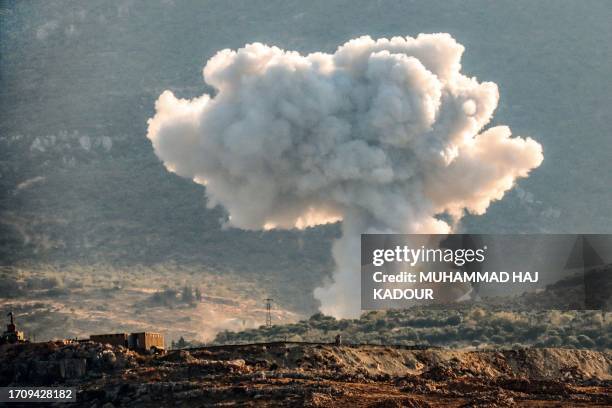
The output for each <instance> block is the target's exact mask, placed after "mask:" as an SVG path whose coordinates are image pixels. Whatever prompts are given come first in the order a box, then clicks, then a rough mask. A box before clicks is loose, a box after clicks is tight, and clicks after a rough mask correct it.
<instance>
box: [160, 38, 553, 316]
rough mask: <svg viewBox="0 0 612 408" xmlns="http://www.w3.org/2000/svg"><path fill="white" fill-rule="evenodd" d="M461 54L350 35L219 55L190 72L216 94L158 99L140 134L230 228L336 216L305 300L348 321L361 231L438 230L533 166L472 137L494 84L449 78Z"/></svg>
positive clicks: (443, 41) (506, 146) (504, 145)
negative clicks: (201, 189) (332, 238)
mask: <svg viewBox="0 0 612 408" xmlns="http://www.w3.org/2000/svg"><path fill="white" fill-rule="evenodd" d="M463 51H464V48H463V46H462V45H461V44H458V43H457V42H456V41H455V40H454V39H453V38H452V37H451V36H450V35H448V34H427V35H426V34H421V35H419V36H418V37H417V38H411V37H406V38H402V37H394V38H392V39H390V40H388V39H384V38H383V39H379V40H373V39H371V38H370V37H361V38H357V39H354V40H351V41H349V42H347V43H346V44H344V45H342V46H341V47H339V48H338V49H337V51H336V52H335V53H334V54H325V53H313V54H308V55H306V56H303V55H300V54H299V53H297V52H292V51H284V50H281V49H279V48H276V47H269V46H266V45H263V44H259V43H255V44H249V45H246V46H245V47H244V48H241V49H239V50H238V51H232V50H223V51H220V52H219V53H217V54H216V55H215V56H214V57H213V58H211V59H210V60H209V61H208V63H207V64H206V66H205V67H204V80H205V81H206V82H207V83H208V84H210V85H211V86H213V87H214V88H215V89H216V90H217V93H216V95H215V96H214V97H212V96H209V95H203V96H201V97H199V98H195V99H192V100H185V99H178V98H176V97H175V96H174V95H173V94H172V92H170V91H165V92H164V93H163V94H162V95H161V96H160V97H159V99H158V101H157V103H156V114H155V116H154V117H153V118H151V119H150V120H149V129H148V138H149V139H150V140H151V141H152V143H153V147H154V149H155V152H156V154H157V156H158V157H159V158H160V159H161V160H163V162H164V164H165V166H166V167H167V168H168V170H170V171H173V172H176V173H177V174H179V175H181V176H184V177H188V178H191V179H193V180H194V181H195V182H197V183H201V184H205V185H206V186H207V187H206V193H207V195H208V197H209V201H208V203H209V205H210V206H216V205H218V204H220V205H222V206H223V207H225V208H226V209H227V211H228V212H229V215H230V219H229V224H230V225H232V226H235V227H238V228H244V229H269V228H294V227H297V228H304V227H307V226H314V225H319V224H324V223H328V222H334V221H338V220H342V230H343V236H342V238H340V239H339V240H338V241H337V242H335V244H334V247H333V254H334V259H335V261H336V265H337V267H336V271H335V273H334V275H333V279H332V281H331V282H329V283H328V284H327V285H326V286H324V287H321V288H318V289H317V290H316V291H315V297H316V298H318V299H319V300H320V301H321V310H322V311H323V312H324V313H328V314H332V315H335V316H337V317H349V316H356V315H357V314H358V313H359V309H360V308H359V299H360V297H359V295H358V293H359V279H358V277H359V266H360V257H359V245H360V238H359V236H360V234H361V233H364V232H396V233H446V232H450V230H451V229H452V225H449V223H448V222H445V221H442V220H441V218H443V219H447V220H449V219H452V220H453V223H454V222H456V221H457V220H459V219H460V217H461V216H462V214H463V213H464V212H465V211H469V212H471V213H475V214H483V213H484V212H485V211H486V209H487V207H488V205H489V204H490V203H491V201H493V200H499V199H501V198H502V196H503V195H504V192H506V191H507V190H509V189H510V188H512V186H513V184H514V182H515V180H516V179H517V178H519V177H526V176H527V174H528V173H529V171H530V170H531V169H533V168H535V167H538V166H539V165H540V163H541V162H542V160H543V156H542V148H541V146H540V145H539V144H538V143H537V142H535V141H534V140H532V139H530V138H526V139H524V138H520V137H511V133H510V129H509V128H507V127H503V126H500V127H493V128H489V129H487V130H484V131H482V129H483V127H484V126H485V125H486V124H487V123H488V122H489V121H490V119H491V116H492V114H493V111H494V110H495V108H496V107H497V102H498V92H497V86H496V85H495V84H494V83H491V82H483V83H479V82H478V81H477V80H476V79H475V78H469V77H466V76H464V75H463V74H462V73H461V72H460V70H461V64H460V61H461V55H462V53H463ZM481 131H482V132H481ZM440 214H446V217H439V215H440Z"/></svg>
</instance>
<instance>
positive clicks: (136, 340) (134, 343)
mask: <svg viewBox="0 0 612 408" xmlns="http://www.w3.org/2000/svg"><path fill="white" fill-rule="evenodd" d="M128 347H129V348H131V349H134V350H156V349H157V350H164V348H165V347H164V336H162V335H161V334H159V333H147V332H142V333H132V334H130V336H129V337H128Z"/></svg>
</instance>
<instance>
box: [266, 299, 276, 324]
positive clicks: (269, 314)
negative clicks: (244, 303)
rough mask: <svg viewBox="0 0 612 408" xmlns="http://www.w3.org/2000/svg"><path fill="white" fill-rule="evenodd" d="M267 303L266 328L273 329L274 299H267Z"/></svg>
mask: <svg viewBox="0 0 612 408" xmlns="http://www.w3.org/2000/svg"><path fill="white" fill-rule="evenodd" d="M264 300H265V301H266V327H272V312H271V311H272V301H273V300H274V299H272V298H267V299H264Z"/></svg>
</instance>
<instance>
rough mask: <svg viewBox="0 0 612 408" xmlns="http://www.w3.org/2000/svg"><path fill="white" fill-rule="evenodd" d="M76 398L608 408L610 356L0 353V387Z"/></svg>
mask: <svg viewBox="0 0 612 408" xmlns="http://www.w3.org/2000/svg"><path fill="white" fill-rule="evenodd" d="M50 384H58V385H59V384H61V385H66V386H74V387H77V389H78V390H79V391H78V403H77V404H70V406H83V407H104V408H111V407H113V406H130V407H159V406H181V407H190V406H194V407H195V406H198V407H201V406H204V407H208V406H210V407H213V406H248V407H251V406H253V407H254V406H310V407H335V406H338V407H339V406H343V407H346V406H351V407H439V406H442V407H510V406H536V407H540V406H541V407H544V406H553V405H554V406H562V407H583V406H600V407H603V406H610V405H612V354H611V353H609V352H597V351H589V350H573V349H554V348H548V349H535V348H534V349H519V350H490V351H483V350H479V351H468V350H445V349H432V348H427V349H415V348H408V347H392V346H372V345H359V346H352V345H343V346H335V345H329V344H308V343H267V344H257V345H239V346H217V347H207V348H199V349H191V350H180V351H171V352H169V353H167V354H165V355H158V356H153V355H140V354H138V353H135V352H133V351H130V350H126V349H124V348H121V347H118V348H117V347H111V346H109V345H100V344H93V343H80V344H68V345H65V344H61V343H37V344H21V345H4V346H1V347H0V386H7V385H50Z"/></svg>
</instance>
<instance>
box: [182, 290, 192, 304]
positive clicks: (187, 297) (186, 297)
mask: <svg viewBox="0 0 612 408" xmlns="http://www.w3.org/2000/svg"><path fill="white" fill-rule="evenodd" d="M181 300H182V301H183V303H193V291H192V289H191V286H184V287H183V291H182V292H181Z"/></svg>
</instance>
